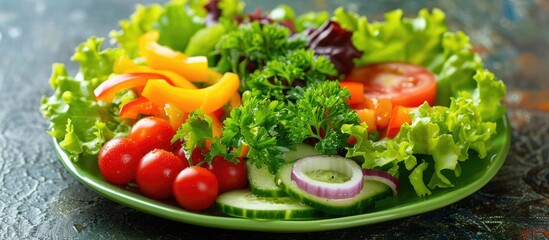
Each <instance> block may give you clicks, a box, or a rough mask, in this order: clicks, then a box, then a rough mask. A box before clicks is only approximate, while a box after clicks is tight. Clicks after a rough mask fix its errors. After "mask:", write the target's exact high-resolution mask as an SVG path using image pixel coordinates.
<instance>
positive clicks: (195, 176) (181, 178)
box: [173, 166, 219, 211]
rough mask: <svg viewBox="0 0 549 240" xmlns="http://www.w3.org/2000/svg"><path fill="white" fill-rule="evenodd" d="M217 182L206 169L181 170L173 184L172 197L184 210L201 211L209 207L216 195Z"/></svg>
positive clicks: (189, 168) (191, 168)
mask: <svg viewBox="0 0 549 240" xmlns="http://www.w3.org/2000/svg"><path fill="white" fill-rule="evenodd" d="M218 187H219V186H218V181H217V179H216V178H215V175H214V174H213V173H212V172H210V171H209V170H208V169H206V168H203V167H198V166H193V167H188V168H185V169H183V171H181V172H180V173H179V175H177V178H176V179H175V181H174V183H173V195H174V197H175V199H176V200H177V202H178V203H179V204H180V205H181V206H182V207H183V208H185V209H188V210H192V211H201V210H204V209H206V208H208V207H209V206H211V205H212V204H213V203H214V201H215V198H216V197H217V194H218V190H219V188H218Z"/></svg>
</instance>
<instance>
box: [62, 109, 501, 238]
mask: <svg viewBox="0 0 549 240" xmlns="http://www.w3.org/2000/svg"><path fill="white" fill-rule="evenodd" d="M492 141H493V142H492V143H493V148H492V151H491V152H490V153H489V154H488V156H487V157H486V158H484V159H479V158H478V157H475V156H471V159H469V160H468V161H466V162H465V163H462V165H461V167H462V175H461V176H460V177H459V178H457V179H455V180H454V183H455V185H456V186H455V187H453V188H448V189H437V190H435V191H434V192H433V194H431V195H430V196H428V197H427V198H418V197H417V196H416V195H415V193H414V191H413V189H412V188H411V186H401V189H402V190H401V192H399V196H398V197H396V198H388V199H385V200H381V201H378V202H377V203H376V206H375V207H374V208H373V209H372V210H371V211H370V212H369V213H364V214H360V215H353V216H346V217H338V218H329V219H318V220H307V221H266V220H261V221H260V220H252V219H240V218H233V217H228V216H224V215H222V214H219V213H217V212H216V211H215V209H212V210H211V211H208V212H205V213H197V212H189V211H186V210H184V209H182V208H180V207H178V206H177V204H176V203H175V201H173V200H167V201H157V200H153V199H149V198H147V197H144V196H142V195H140V194H139V193H138V192H137V191H135V189H133V188H131V187H126V188H124V187H120V186H115V185H112V184H109V183H107V182H106V181H105V180H104V179H103V178H102V176H101V174H100V173H99V170H98V169H97V166H96V165H97V164H88V165H87V166H86V165H81V164H76V163H74V162H72V161H71V160H70V159H69V157H68V155H67V154H66V153H65V152H64V151H63V150H62V149H61V148H60V147H59V144H58V143H57V142H55V140H54V145H55V149H56V151H57V153H58V154H59V157H60V158H61V162H62V163H63V165H65V167H66V168H67V170H69V172H71V173H72V175H74V177H76V178H77V179H78V180H79V181H80V182H82V183H83V184H84V185H86V186H88V187H89V188H91V189H93V190H95V191H97V192H98V193H100V194H102V195H103V196H105V197H107V198H109V199H112V200H113V201H116V202H118V203H120V204H123V205H126V206H129V207H132V208H135V209H137V210H139V211H143V212H146V213H149V214H153V215H156V216H159V217H163V218H167V219H171V220H174V221H179V222H184V223H189V224H195V225H201V226H206V227H215V228H226V229H240V230H254V231H268V232H313V231H326V230H333V229H342V228H350V227H356V226H362V225H368V224H373V223H380V222H384V221H389V220H395V219H400V218H404V217H408V216H412V215H417V214H421V213H425V212H428V211H432V210H435V209H438V208H441V207H444V206H447V205H450V204H452V203H454V202H457V201H459V200H461V199H463V198H465V197H467V196H469V195H471V194H472V193H474V192H476V191H477V190H479V189H480V188H482V187H483V186H484V185H485V184H486V183H488V182H489V181H490V179H492V178H493V177H494V176H495V175H496V173H497V172H498V171H499V169H500V168H501V166H502V165H503V163H504V162H505V159H506V157H507V153H508V152H509V146H510V142H511V132H510V126H509V120H508V118H507V117H506V116H504V117H502V118H501V119H500V120H499V121H498V129H497V135H496V136H495V137H494V138H493V139H492Z"/></svg>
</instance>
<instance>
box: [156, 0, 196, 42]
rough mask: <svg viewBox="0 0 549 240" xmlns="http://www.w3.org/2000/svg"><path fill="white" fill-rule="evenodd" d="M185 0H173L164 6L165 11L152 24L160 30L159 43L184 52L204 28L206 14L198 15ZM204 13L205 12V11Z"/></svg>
mask: <svg viewBox="0 0 549 240" xmlns="http://www.w3.org/2000/svg"><path fill="white" fill-rule="evenodd" d="M192 10H193V8H192V7H189V6H188V5H187V4H185V1H181V2H175V1H172V2H171V3H168V4H166V5H165V6H164V12H163V13H162V14H161V15H160V16H159V17H158V19H157V21H155V22H154V24H153V25H152V29H156V30H158V32H159V35H160V38H159V39H158V43H159V44H161V45H164V46H168V47H170V48H171V49H173V50H176V51H180V52H183V51H185V49H186V48H187V45H188V44H189V41H190V39H191V37H192V36H193V35H194V34H195V33H196V32H197V31H199V30H200V29H202V28H204V26H205V23H204V16H200V17H199V16H197V15H196V12H195V11H192ZM203 13H204V12H203Z"/></svg>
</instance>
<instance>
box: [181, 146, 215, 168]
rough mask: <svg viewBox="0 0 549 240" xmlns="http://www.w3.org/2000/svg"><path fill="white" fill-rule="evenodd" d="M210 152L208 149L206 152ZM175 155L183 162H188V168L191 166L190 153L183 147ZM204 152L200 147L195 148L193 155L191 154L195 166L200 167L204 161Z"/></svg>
mask: <svg viewBox="0 0 549 240" xmlns="http://www.w3.org/2000/svg"><path fill="white" fill-rule="evenodd" d="M208 151H209V150H208V149H206V152H208ZM173 153H174V154H175V155H176V156H178V157H179V158H181V159H182V160H183V161H185V162H186V166H187V167H188V166H189V160H188V158H187V157H188V152H187V151H186V150H185V148H184V147H183V146H178V147H177V148H176V149H175V150H174V151H173ZM204 154H205V153H204V152H202V151H201V150H200V148H199V147H195V148H194V150H193V153H192V154H191V161H192V162H193V166H196V165H198V164H199V163H200V162H202V161H204Z"/></svg>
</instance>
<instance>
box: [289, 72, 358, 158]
mask: <svg viewBox="0 0 549 240" xmlns="http://www.w3.org/2000/svg"><path fill="white" fill-rule="evenodd" d="M349 96H350V93H349V91H347V90H345V89H341V87H340V86H339V83H338V82H331V81H325V82H322V83H317V84H313V85H312V86H311V87H309V88H308V89H307V90H305V93H304V94H303V97H302V98H299V99H298V100H297V102H296V103H295V104H291V105H289V107H288V109H289V111H288V115H289V119H292V122H291V123H290V124H289V125H288V131H289V138H290V139H291V141H292V143H294V144H297V143H302V142H305V141H310V140H312V142H314V143H315V149H316V150H317V151H319V152H321V153H325V154H337V153H338V151H339V150H340V149H343V148H344V146H345V145H346V141H347V139H348V137H349V135H348V134H347V133H344V132H342V131H341V130H340V129H341V127H342V126H343V125H344V124H356V123H358V122H359V118H358V115H357V114H356V113H355V111H353V110H351V109H350V108H349V106H348V104H347V102H346V101H345V100H344V99H345V98H348V97H349Z"/></svg>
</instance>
